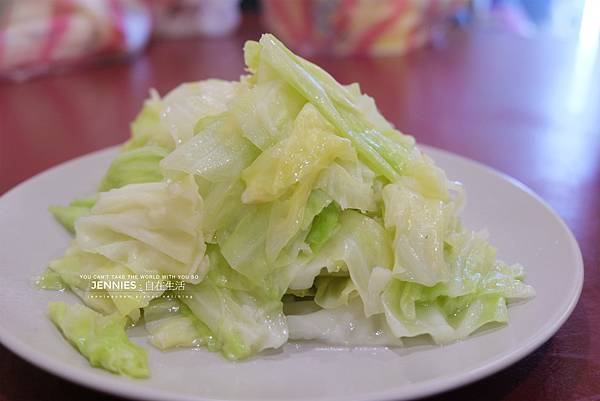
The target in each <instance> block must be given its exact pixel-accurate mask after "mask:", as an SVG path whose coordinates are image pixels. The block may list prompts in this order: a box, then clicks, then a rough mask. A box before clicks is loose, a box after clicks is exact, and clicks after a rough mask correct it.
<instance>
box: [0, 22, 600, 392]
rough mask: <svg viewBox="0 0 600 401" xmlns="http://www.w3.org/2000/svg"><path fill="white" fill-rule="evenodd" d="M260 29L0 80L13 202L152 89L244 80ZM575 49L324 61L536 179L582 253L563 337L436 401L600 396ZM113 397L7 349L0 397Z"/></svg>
mask: <svg viewBox="0 0 600 401" xmlns="http://www.w3.org/2000/svg"><path fill="white" fill-rule="evenodd" d="M260 31H261V28H260V26H259V24H258V22H257V21H256V20H255V19H250V20H248V19H247V20H246V21H245V22H244V25H243V26H242V28H241V29H240V31H239V32H238V33H237V34H236V35H235V36H234V37H230V38H223V39H193V40H192V39H190V40H183V41H172V42H166V41H165V42H159V43H154V44H152V46H151V47H150V48H149V49H148V51H147V52H146V53H145V54H144V55H142V56H141V57H139V58H137V59H136V60H134V61H132V62H130V63H119V64H117V63H113V64H109V65H104V66H98V67H94V68H90V69H86V70H82V71H75V72H72V73H68V74H66V75H61V76H51V77H45V78H40V79H37V80H34V81H32V82H28V83H24V84H18V85H14V84H0V194H1V193H3V192H5V191H7V190H8V189H10V188H11V187H13V186H14V185H16V184H18V183H19V182H21V181H23V180H25V179H27V178H28V177H30V176H32V175H34V174H36V173H38V172H40V171H42V170H44V169H46V168H48V167H50V166H53V165H55V164H58V163H60V162H63V161H65V160H68V159H70V158H73V157H75V156H79V155H82V154H85V153H88V152H90V151H93V150H96V149H101V148H104V147H106V146H110V145H114V144H117V143H119V142H122V141H124V140H125V139H126V138H127V136H128V126H129V122H130V121H131V120H132V118H133V117H134V115H135V114H136V112H137V111H138V110H139V108H140V106H141V104H142V101H143V99H144V98H145V97H146V95H147V94H148V90H149V88H151V87H154V88H156V89H157V90H158V91H159V92H160V93H161V94H164V93H165V92H166V91H168V90H169V89H171V88H173V87H174V86H176V85H177V84H179V83H181V82H184V81H190V80H199V79H205V78H209V77H218V78H225V79H237V78H238V77H239V75H240V74H242V72H243V58H242V53H241V49H242V45H243V42H244V40H246V39H250V38H257V37H258V35H259V34H260ZM576 52H577V43H576V42H574V41H569V40H559V39H555V38H550V37H546V36H539V37H534V38H531V39H523V38H519V37H515V36H511V35H509V34H500V33H491V32H482V31H475V32H471V33H467V32H453V33H452V34H451V35H449V36H448V37H447V39H446V40H445V41H444V43H439V44H437V45H436V46H434V47H430V48H427V49H423V50H420V51H417V52H415V53H413V54H411V55H409V56H406V57H403V58H385V59H371V60H369V59H327V58H323V57H321V58H316V59H315V60H316V61H317V62H318V63H320V64H321V65H322V66H323V67H325V68H326V69H328V70H329V71H330V72H331V73H332V74H333V75H334V76H335V77H336V78H338V79H339V80H341V81H342V82H352V81H358V82H360V84H361V86H362V88H363V90H365V91H366V92H367V93H369V94H370V95H372V96H373V97H375V98H376V99H377V103H378V105H379V107H380V109H381V111H382V112H383V114H384V115H385V116H386V117H387V118H388V119H390V120H391V121H393V122H394V123H395V124H396V125H397V127H399V128H400V129H401V130H402V131H404V132H407V133H411V134H413V135H415V136H416V138H417V140H418V141H420V142H422V143H425V144H428V145H433V146H437V147H440V148H443V149H447V150H450V151H452V152H455V153H458V154H461V155H464V156H467V157H469V158H472V159H475V160H478V161H481V162H483V163H485V164H487V165H490V166H492V167H494V168H496V169H498V170H500V171H502V172H505V173H507V174H509V175H511V176H513V177H515V178H517V179H518V180H520V181H522V182H523V183H525V184H526V185H527V186H529V187H530V188H532V189H533V190H534V191H535V192H537V193H538V194H539V195H540V196H541V197H542V198H544V199H545V200H546V201H547V202H548V203H549V204H550V205H551V206H552V207H553V208H554V209H555V210H556V211H557V212H558V213H559V214H560V215H561V216H562V218H563V219H564V220H565V221H566V222H567V224H568V225H569V227H570V228H571V229H572V230H573V232H574V234H575V236H576V237H577V240H578V241H579V244H580V246H581V250H582V252H583V258H584V262H585V276H586V277H585V284H584V288H583V294H582V297H581V300H580V301H579V304H578V305H577V307H576V308H575V311H574V312H573V315H572V316H571V317H570V318H569V320H568V321H567V322H566V323H565V325H564V326H563V327H562V328H561V329H560V330H559V331H558V333H557V334H556V335H555V336H554V337H553V338H552V339H551V340H549V341H548V342H547V343H546V344H544V345H543V346H542V347H541V348H539V349H538V350H537V351H536V352H534V353H533V354H532V355H530V356H529V357H527V358H525V359H524V360H522V361H521V362H519V363H517V364H515V365H513V366H512V367H510V368H508V369H506V370H504V371H502V372H500V373H498V374H496V375H494V376H492V377H490V378H487V379H484V380H482V381H480V382H477V383H475V384H472V385H470V386H467V387H464V388H462V389H459V390H455V391H452V392H450V393H447V394H445V395H441V396H439V397H438V398H436V399H444V400H470V399H474V400H501V399H502V400H559V399H560V400H580V401H583V400H585V401H591V400H600V274H599V272H598V268H599V262H600V250H599V249H600V79H599V77H600V68H595V69H593V70H590V71H589V72H590V76H591V78H590V79H588V80H582V74H581V72H582V71H583V72H585V68H581V67H576V65H575V64H576V59H577V57H576ZM578 72H579V73H578ZM583 75H585V74H583ZM583 78H584V77H583ZM1 246H2V245H1V244H0V249H1ZM0 319H2V317H1V316H0ZM2 324H10V323H9V322H3V323H2ZM110 398H111V397H108V396H106V395H103V394H101V393H97V392H94V391H91V390H87V389H84V388H82V387H79V386H77V385H74V384H70V383H68V382H66V381H63V380H61V379H58V378H56V377H54V376H52V375H50V374H48V373H45V372H44V371H42V370H40V369H38V368H36V367H34V366H32V365H30V364H29V363H27V362H24V361H23V360H21V359H20V358H18V357H17V356H15V355H14V354H12V353H11V352H10V351H8V350H7V349H6V348H3V347H2V346H0V401H21V400H57V399H61V400H83V399H110Z"/></svg>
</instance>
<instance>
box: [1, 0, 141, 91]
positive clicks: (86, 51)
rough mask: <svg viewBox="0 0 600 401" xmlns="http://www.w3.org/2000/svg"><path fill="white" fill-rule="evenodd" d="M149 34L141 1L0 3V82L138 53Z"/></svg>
mask: <svg viewBox="0 0 600 401" xmlns="http://www.w3.org/2000/svg"><path fill="white" fill-rule="evenodd" d="M150 31H151V16H150V12H149V9H148V6H147V4H146V3H145V2H144V1H142V0H3V1H1V2H0V78H4V79H11V80H17V81H20V80H25V79H28V78H31V77H33V76H36V75H40V74H44V73H47V72H49V71H51V70H60V69H65V68H67V67H72V66H77V65H84V64H89V63H92V62H96V61H98V60H100V59H102V60H105V59H107V58H108V59H110V58H117V57H124V56H126V55H129V54H132V53H136V52H138V51H140V50H141V49H142V48H143V47H144V45H145V44H146V43H147V41H148V39H149V37H150Z"/></svg>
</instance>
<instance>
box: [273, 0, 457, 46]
mask: <svg viewBox="0 0 600 401" xmlns="http://www.w3.org/2000/svg"><path fill="white" fill-rule="evenodd" d="M262 4H263V10H264V18H265V22H266V24H267V26H268V28H269V29H270V30H271V31H272V32H273V33H275V34H276V35H277V36H279V37H280V38H281V39H283V40H284V41H285V42H286V44H288V45H289V46H291V47H293V48H294V49H295V50H297V51H299V52H301V53H304V54H335V55H340V56H345V55H373V56H382V55H397V54H402V53H405V52H407V51H409V50H411V49H414V48H418V47H421V46H423V45H424V44H425V43H427V42H428V41H429V40H430V39H431V37H432V35H433V34H434V33H435V32H436V31H439V30H440V29H441V28H443V26H444V24H445V23H446V22H447V20H448V17H450V16H452V15H453V14H454V13H456V12H457V11H458V10H459V9H461V8H463V7H465V6H466V5H467V4H468V0H294V1H289V0H263V1H262Z"/></svg>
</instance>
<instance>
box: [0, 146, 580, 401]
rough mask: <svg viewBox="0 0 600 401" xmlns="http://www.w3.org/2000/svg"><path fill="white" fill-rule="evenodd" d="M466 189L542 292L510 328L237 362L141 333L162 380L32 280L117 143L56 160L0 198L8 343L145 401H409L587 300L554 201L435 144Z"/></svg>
mask: <svg viewBox="0 0 600 401" xmlns="http://www.w3.org/2000/svg"><path fill="white" fill-rule="evenodd" d="M425 150H426V152H427V153H429V154H430V155H431V156H432V157H433V158H434V159H435V160H436V161H437V163H438V164H439V165H440V166H441V167H442V168H444V169H445V170H446V172H447V173H448V176H449V177H451V178H453V179H459V180H461V181H462V182H463V183H464V184H465V186H466V189H467V194H468V202H467V207H466V209H465V212H464V221H465V223H466V224H467V225H468V226H469V227H471V228H474V229H482V228H487V229H488V230H489V231H490V233H491V241H492V243H493V244H495V245H497V247H498V249H499V256H500V257H501V258H502V259H504V260H505V261H507V262H513V261H519V262H521V263H522V264H523V265H525V267H526V268H527V273H528V277H527V282H528V283H530V284H532V285H533V286H534V287H535V288H536V290H537V297H536V298H535V299H533V300H531V301H529V302H527V303H523V304H519V305H513V306H512V307H511V308H510V311H509V314H510V323H509V324H508V326H505V327H501V328H496V329H492V330H484V331H483V332H479V333H478V334H476V335H475V336H473V337H471V338H469V339H468V340H465V341H463V342H460V343H456V344H452V345H449V346H444V347H437V346H433V345H422V346H414V347H411V348H405V349H387V348H360V349H356V348H355V349H348V348H330V347H322V346H319V345H317V344H312V345H311V344H305V345H302V346H300V345H293V344H287V345H286V346H285V347H284V348H283V350H281V351H276V352H270V353H267V354H262V355H259V356H257V357H254V358H251V359H250V360H247V361H243V362H237V363H233V362H229V361H226V360H225V359H223V358H222V357H221V356H220V355H218V354H215V353H210V352H207V351H204V350H178V351H172V352H164V353H162V352H160V351H157V350H155V349H153V348H152V347H151V346H150V345H149V344H148V343H147V342H146V340H145V339H144V338H143V335H142V333H140V335H139V336H135V334H134V341H137V342H138V343H140V344H142V345H144V346H145V347H146V349H147V350H148V353H149V360H150V368H151V372H152V377H151V378H150V379H148V380H131V379H128V378H124V377H119V376H115V375H112V374H110V373H107V372H105V371H103V370H100V369H94V368H91V367H90V366H89V365H88V363H87V362H86V361H85V360H84V358H82V357H81V356H80V355H79V354H78V353H77V352H76V351H75V350H74V349H73V348H72V347H71V346H70V345H69V344H68V343H67V342H66V341H65V340H63V338H62V337H61V336H60V334H59V333H58V331H57V330H56V329H55V328H54V327H53V326H52V324H51V323H50V321H49V320H48V319H47V317H46V315H45V314H46V305H47V303H48V302H49V301H52V300H57V299H65V298H69V297H70V296H69V294H60V293H55V292H49V291H38V290H36V289H35V288H34V286H33V280H34V277H35V276H36V275H39V274H40V273H41V272H42V271H43V270H44V268H45V266H46V264H47V263H48V261H49V260H50V259H52V258H54V257H58V256H60V255H61V254H62V253H63V251H64V249H65V247H66V246H67V243H68V241H69V236H68V235H67V233H66V232H65V231H64V230H63V228H62V227H60V226H59V225H58V224H57V223H55V222H54V221H53V219H52V216H50V214H49V213H48V212H47V207H48V205H52V204H65V203H67V202H69V201H70V200H71V199H72V198H74V197H77V196H83V195H88V194H91V193H92V192H93V191H94V188H95V187H96V185H97V183H98V182H99V180H100V177H101V176H102V175H103V174H104V171H105V170H106V168H107V166H108V164H109V161H110V160H111V158H112V157H113V156H114V155H115V149H107V150H104V151H100V152H97V153H93V154H90V155H88V156H84V157H81V158H79V159H75V160H72V161H70V162H68V163H65V164H63V165H60V166H58V167H55V168H52V169H50V170H48V171H47V172H45V173H43V174H40V175H38V176H36V177H34V178H32V179H30V180H28V181H27V182H25V183H23V184H21V185H19V186H18V187H16V188H15V189H13V190H12V191H10V192H8V193H7V194H6V195H4V196H3V197H2V198H0V249H1V251H0V317H1V318H0V341H1V342H2V343H3V344H4V345H5V346H6V347H8V348H10V349H11V350H13V351H14V352H16V353H17V354H18V355H20V356H21V357H23V358H25V359H26V360H28V361H30V362H31V363H33V364H35V365H37V366H39V367H41V368H43V369H46V370H48V371H49V372H52V373H54V374H56V375H58V376H61V377H63V378H66V379H68V380H72V381H74V382H77V383H79V384H82V385H85V386H89V387H92V388H95V389H98V390H101V391H105V392H109V393H113V394H117V395H122V396H126V397H132V398H143V399H147V400H225V399H227V400H330V401H332V400H379V401H381V400H392V399H394V400H400V399H410V398H416V397H423V396H426V395H431V394H435V393H439V392H442V391H445V390H449V389H451V388H455V387H458V386H461V385H464V384H467V383H470V382H473V381H475V380H477V379H480V378H482V377H484V376H488V375H490V374H492V373H494V372H496V371H498V370H500V369H502V368H504V367H506V366H508V365H510V364H512V363H514V362H516V361H517V360H519V359H521V358H523V357H524V356H526V355H527V354H529V353H530V352H532V351H533V350H534V349H535V348H537V347H538V346H540V345H541V344H542V343H544V342H545V341H546V340H547V339H548V338H549V337H550V336H552V335H553V334H554V333H555V332H556V330H557V329H558V328H559V327H560V325H561V324H562V323H563V322H564V321H565V319H566V318H567V317H568V316H569V314H570V313H571V311H572V310H573V307H574V306H575V304H576V303H577V300H578V298H579V294H580V291H581V286H582V283H583V263H582V259H581V253H580V251H579V248H578V246H577V243H576V241H575V239H574V238H573V235H572V234H571V232H570V231H569V229H568V228H567V226H566V225H565V224H564V223H563V222H562V221H561V219H560V218H559V217H558V216H557V215H556V213H554V212H553V211H552V210H551V209H550V208H549V207H548V206H547V205H545V204H544V202H543V201H542V200H541V199H540V198H538V197H537V196H536V195H534V194H533V193H532V192H531V191H529V190H528V189H527V188H525V187H524V186H523V185H521V184H519V183H518V182H516V181H514V180H512V179H510V178H508V177H506V176H503V175H501V174H499V173H497V172H495V171H493V170H491V169H489V168H487V167H484V166H482V165H479V164H477V163H474V162H472V161H469V160H466V159H464V158H461V157H459V156H456V155H452V154H449V153H447V152H443V151H440V150H436V149H431V148H425Z"/></svg>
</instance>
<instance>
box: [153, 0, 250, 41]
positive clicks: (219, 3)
mask: <svg viewBox="0 0 600 401" xmlns="http://www.w3.org/2000/svg"><path fill="white" fill-rule="evenodd" d="M147 1H148V3H149V4H151V5H152V12H153V14H154V24H155V26H154V32H155V34H156V35H157V36H165V37H186V36H193V35H207V36H221V35H226V34H228V33H231V32H232V31H233V30H234V29H235V28H236V27H237V26H238V24H239V21H240V9H239V2H240V0H147Z"/></svg>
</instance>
